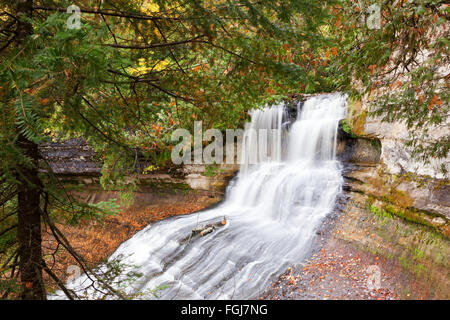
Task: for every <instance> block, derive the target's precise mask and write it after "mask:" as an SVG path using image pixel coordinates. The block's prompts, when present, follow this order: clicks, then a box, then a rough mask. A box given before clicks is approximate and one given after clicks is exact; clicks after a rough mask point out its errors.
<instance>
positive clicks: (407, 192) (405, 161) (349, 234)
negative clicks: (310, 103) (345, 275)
mask: <svg viewBox="0 0 450 320" xmlns="http://www.w3.org/2000/svg"><path fill="white" fill-rule="evenodd" d="M358 107H359V109H358ZM347 121H348V123H349V124H350V126H351V128H352V131H353V132H352V133H350V134H349V133H346V132H343V130H341V131H340V135H339V136H340V139H339V144H338V156H339V158H340V159H341V161H342V163H343V166H344V170H343V176H344V181H345V184H344V187H343V189H344V192H343V194H342V197H343V198H345V201H344V203H345V205H344V207H343V208H342V214H343V217H342V219H341V223H340V225H339V226H337V227H336V237H337V238H338V239H341V240H343V241H345V242H346V243H349V244H351V245H353V246H355V247H357V248H358V249H360V250H363V251H367V252H370V253H372V254H375V255H381V256H383V257H384V258H386V259H388V260H389V261H392V263H393V264H395V265H398V266H400V267H401V268H402V269H403V270H404V271H405V277H407V278H408V279H411V281H412V282H414V283H417V285H418V287H420V291H421V292H423V293H424V295H423V296H422V297H426V298H439V299H448V297H449V294H450V278H449V276H448V265H449V256H450V255H449V253H450V241H449V237H450V223H449V221H450V185H449V183H448V180H446V179H445V177H444V176H443V175H442V173H441V171H440V170H439V169H438V167H439V165H440V164H438V163H434V164H433V163H431V164H429V165H426V166H424V165H423V164H421V163H419V162H417V161H415V160H413V159H411V156H410V153H409V152H408V150H405V147H404V145H403V144H404V141H405V139H406V137H405V131H403V130H404V129H405V128H404V127H403V126H402V125H401V124H385V123H381V122H380V121H377V120H374V119H367V112H366V111H365V110H364V109H363V108H362V107H361V104H359V105H358V104H356V107H355V105H353V109H352V106H351V107H350V110H349V118H348V119H347ZM341 128H342V126H341ZM446 165H448V161H447V163H446ZM418 290H419V289H418ZM411 296H414V294H413V293H411V292H405V296H403V298H407V297H411ZM416 298H417V297H416Z"/></svg>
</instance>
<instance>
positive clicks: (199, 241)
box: [71, 94, 346, 299]
mask: <svg viewBox="0 0 450 320" xmlns="http://www.w3.org/2000/svg"><path fill="white" fill-rule="evenodd" d="M345 112H346V97H344V96H342V95H340V94H331V95H320V96H316V97H312V98H310V99H308V100H307V101H306V102H305V103H304V104H303V106H301V108H299V111H298V116H297V120H296V121H295V122H294V123H293V124H292V125H291V126H290V128H289V130H288V131H287V132H285V134H283V132H282V130H275V131H272V132H271V133H270V134H269V139H268V143H267V149H268V150H267V154H268V156H267V157H264V154H263V152H262V151H261V144H260V141H259V139H258V137H257V136H254V135H249V134H248V133H249V131H250V130H249V129H255V130H256V131H258V130H260V129H282V127H283V126H284V124H283V123H282V121H283V119H285V118H286V115H285V111H284V108H283V106H282V105H278V106H273V107H271V108H265V109H263V110H255V111H253V112H252V113H251V116H252V121H251V123H250V124H249V125H248V126H247V128H246V129H247V130H246V135H245V138H244V143H243V157H244V159H248V158H249V157H250V156H254V157H253V159H254V160H255V162H256V163H255V164H251V163H249V161H246V162H245V163H244V164H243V165H242V166H241V170H240V172H239V174H238V176H237V178H236V179H235V180H234V181H232V183H231V184H230V186H229V187H228V190H227V196H226V199H225V200H224V202H223V203H222V204H221V205H219V206H218V207H216V208H214V209H210V210H207V211H203V212H201V213H199V214H192V215H186V216H178V217H173V218H170V219H167V220H164V221H161V222H157V223H154V224H151V225H149V226H147V227H146V228H145V229H143V230H142V231H140V232H139V233H137V234H136V235H135V236H134V237H133V238H131V239H130V240H128V241H126V242H124V243H122V244H121V245H120V247H119V248H118V249H117V250H116V252H115V253H114V254H113V255H112V256H111V257H110V260H111V259H114V258H116V257H118V256H120V255H123V256H124V257H125V261H124V262H126V263H128V264H133V265H136V266H139V272H141V273H143V274H144V279H145V280H144V281H142V279H140V280H138V281H137V282H136V283H135V284H134V285H133V286H131V287H129V288H127V290H128V291H129V292H130V293H131V292H139V291H144V290H147V289H153V288H155V287H157V286H159V285H167V286H168V287H167V288H166V289H164V290H163V291H162V292H160V295H161V298H162V299H239V298H241V299H246V298H251V297H256V296H258V294H259V293H262V291H263V290H264V289H266V287H267V286H268V285H269V284H270V282H271V281H273V280H274V278H275V277H276V276H278V275H279V274H280V273H282V272H283V271H284V270H285V269H286V267H287V266H288V265H289V264H292V263H298V262H300V261H302V259H303V258H304V257H305V254H306V253H307V251H308V249H309V246H310V244H311V240H312V239H313V236H314V234H315V231H316V228H317V227H318V226H319V224H320V221H321V220H322V219H323V218H324V217H325V216H326V215H327V214H328V213H330V212H331V211H332V210H333V206H334V203H335V199H336V196H337V194H338V193H339V192H340V190H341V185H342V177H341V172H340V164H339V162H338V161H337V160H336V159H335V146H336V134H337V127H338V122H339V120H340V119H342V118H343V117H344V116H345ZM224 216H225V217H226V219H227V224H226V225H225V226H224V227H221V228H217V229H216V230H215V231H214V232H212V233H210V234H208V235H207V236H204V237H196V238H192V239H191V240H190V241H187V242H186V241H184V242H183V241H182V240H183V239H185V238H186V236H187V235H189V234H190V233H191V230H192V229H193V228H194V227H196V226H198V225H202V224H203V225H204V224H207V223H210V222H216V221H218V220H221V219H222V217H224ZM86 280H87V279H86V277H85V276H82V277H80V278H79V279H78V280H77V281H76V284H75V285H73V286H71V287H77V288H81V287H86V286H87V285H88V284H89V283H88V282H89V280H88V281H86ZM93 297H95V294H94V293H93Z"/></svg>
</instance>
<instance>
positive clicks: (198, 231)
mask: <svg viewBox="0 0 450 320" xmlns="http://www.w3.org/2000/svg"><path fill="white" fill-rule="evenodd" d="M226 224H227V220H226V219H225V217H223V219H222V220H221V221H218V222H215V223H209V224H206V225H204V226H200V227H195V228H194V229H192V231H191V234H190V235H189V236H187V237H186V238H184V239H183V240H181V243H184V242H189V241H190V240H191V239H192V238H193V237H195V236H198V235H200V236H201V237H203V236H205V235H207V234H209V233H212V232H213V231H214V230H215V229H217V228H220V227H223V226H225V225H226Z"/></svg>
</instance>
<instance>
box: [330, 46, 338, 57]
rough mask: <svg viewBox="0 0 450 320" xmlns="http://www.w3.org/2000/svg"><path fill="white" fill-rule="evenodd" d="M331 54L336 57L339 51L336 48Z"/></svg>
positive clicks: (332, 49)
mask: <svg viewBox="0 0 450 320" xmlns="http://www.w3.org/2000/svg"><path fill="white" fill-rule="evenodd" d="M331 53H332V54H333V56H335V57H336V56H337V54H338V49H337V48H336V47H333V48H331Z"/></svg>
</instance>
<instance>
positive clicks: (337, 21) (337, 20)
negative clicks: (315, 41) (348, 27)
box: [335, 17, 341, 27]
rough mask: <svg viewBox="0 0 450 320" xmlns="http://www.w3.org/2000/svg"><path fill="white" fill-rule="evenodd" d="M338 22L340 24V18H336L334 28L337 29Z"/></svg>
mask: <svg viewBox="0 0 450 320" xmlns="http://www.w3.org/2000/svg"><path fill="white" fill-rule="evenodd" d="M340 22H341V17H337V19H336V23H335V25H336V27H339V24H340Z"/></svg>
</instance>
